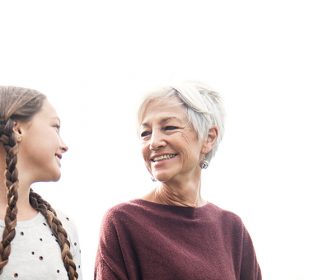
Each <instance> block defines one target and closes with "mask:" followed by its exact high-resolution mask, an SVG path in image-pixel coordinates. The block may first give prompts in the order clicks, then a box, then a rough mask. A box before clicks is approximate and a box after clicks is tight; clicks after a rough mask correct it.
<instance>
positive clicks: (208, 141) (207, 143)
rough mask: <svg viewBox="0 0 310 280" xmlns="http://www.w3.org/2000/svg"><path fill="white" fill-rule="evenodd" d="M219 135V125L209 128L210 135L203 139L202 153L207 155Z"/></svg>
mask: <svg viewBox="0 0 310 280" xmlns="http://www.w3.org/2000/svg"><path fill="white" fill-rule="evenodd" d="M217 136H218V129H217V127H215V126H213V127H211V128H210V129H209V132H208V136H207V137H206V138H205V139H204V140H203V144H202V149H201V153H202V154H205V155H206V154H207V153H209V152H210V151H211V150H212V149H213V146H214V144H215V142H216V139H217Z"/></svg>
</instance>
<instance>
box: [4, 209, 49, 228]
mask: <svg viewBox="0 0 310 280" xmlns="http://www.w3.org/2000/svg"><path fill="white" fill-rule="evenodd" d="M41 221H42V222H44V221H45V218H44V216H43V215H42V214H41V213H40V212H39V213H38V214H36V215H35V216H34V217H33V218H31V219H29V220H22V221H17V224H16V226H17V227H21V228H27V227H31V226H33V225H34V224H37V223H38V222H41ZM4 226H5V223H4V220H0V227H2V228H4Z"/></svg>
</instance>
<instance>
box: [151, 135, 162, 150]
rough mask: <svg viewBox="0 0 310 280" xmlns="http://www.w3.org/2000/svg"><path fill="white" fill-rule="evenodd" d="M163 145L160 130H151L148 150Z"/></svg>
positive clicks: (156, 148)
mask: <svg viewBox="0 0 310 280" xmlns="http://www.w3.org/2000/svg"><path fill="white" fill-rule="evenodd" d="M165 145H166V142H165V139H164V135H163V134H162V133H161V132H160V131H153V132H152V137H151V139H150V150H158V149H160V148H161V147H164V146H165Z"/></svg>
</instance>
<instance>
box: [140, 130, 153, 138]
mask: <svg viewBox="0 0 310 280" xmlns="http://www.w3.org/2000/svg"><path fill="white" fill-rule="evenodd" d="M150 134H151V132H150V131H143V132H142V133H141V137H146V136H148V135H150Z"/></svg>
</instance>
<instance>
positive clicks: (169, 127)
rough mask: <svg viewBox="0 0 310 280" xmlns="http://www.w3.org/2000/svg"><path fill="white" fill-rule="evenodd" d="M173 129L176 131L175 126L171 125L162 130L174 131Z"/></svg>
mask: <svg viewBox="0 0 310 280" xmlns="http://www.w3.org/2000/svg"><path fill="white" fill-rule="evenodd" d="M174 129H178V127H177V126H173V125H167V126H165V127H164V130H174Z"/></svg>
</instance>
